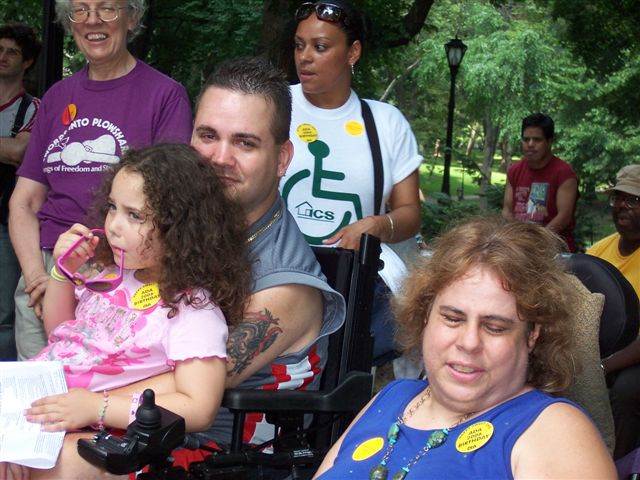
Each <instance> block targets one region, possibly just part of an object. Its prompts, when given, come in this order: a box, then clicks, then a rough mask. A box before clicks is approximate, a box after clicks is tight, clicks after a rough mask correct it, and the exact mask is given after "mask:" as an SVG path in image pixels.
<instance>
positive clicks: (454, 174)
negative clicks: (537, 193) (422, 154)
mask: <svg viewBox="0 0 640 480" xmlns="http://www.w3.org/2000/svg"><path fill="white" fill-rule="evenodd" d="M494 163H496V165H498V164H500V162H499V161H496V162H494ZM430 171H431V165H427V164H422V165H421V166H420V188H421V190H422V193H424V194H425V195H426V196H429V194H431V193H434V192H439V191H440V190H441V189H442V175H443V174H444V165H442V164H441V163H440V164H436V166H435V167H434V168H433V171H431V173H429V172H430ZM463 177H464V194H465V196H466V195H477V194H478V191H479V190H480V185H479V184H478V183H476V178H478V177H479V175H474V176H472V175H469V173H468V172H467V171H464V172H463V169H462V168H461V166H460V163H459V162H458V164H457V165H455V166H454V165H452V166H451V169H450V170H449V188H450V192H451V196H452V197H456V198H457V195H458V189H459V188H460V185H461V184H462V180H463ZM506 180H507V175H506V174H504V173H502V172H498V171H494V172H493V173H492V174H491V183H493V184H496V185H498V184H502V185H504V183H505V182H506Z"/></svg>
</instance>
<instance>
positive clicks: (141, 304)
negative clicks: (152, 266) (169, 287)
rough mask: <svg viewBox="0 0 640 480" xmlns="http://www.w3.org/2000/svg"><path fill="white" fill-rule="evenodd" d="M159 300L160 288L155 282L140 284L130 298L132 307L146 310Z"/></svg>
mask: <svg viewBox="0 0 640 480" xmlns="http://www.w3.org/2000/svg"><path fill="white" fill-rule="evenodd" d="M159 301H160V288H158V284H157V283H147V284H146V285H143V286H141V287H140V288H139V289H138V290H136V293H134V294H133V297H132V298H131V303H132V304H133V308H135V309H136V310H146V309H147V308H149V307H153V306H154V305H155V304H156V303H158V302H159Z"/></svg>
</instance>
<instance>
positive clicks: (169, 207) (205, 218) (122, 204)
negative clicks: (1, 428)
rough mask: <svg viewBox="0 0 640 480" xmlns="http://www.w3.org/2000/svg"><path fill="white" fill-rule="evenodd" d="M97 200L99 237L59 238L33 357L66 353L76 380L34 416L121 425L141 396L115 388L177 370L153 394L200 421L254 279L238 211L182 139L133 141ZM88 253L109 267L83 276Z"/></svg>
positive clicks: (214, 400) (192, 426)
mask: <svg viewBox="0 0 640 480" xmlns="http://www.w3.org/2000/svg"><path fill="white" fill-rule="evenodd" d="M96 207H97V208H96V209H95V211H96V213H97V214H98V215H99V216H100V218H101V219H102V222H101V226H102V225H104V235H102V234H101V233H100V232H99V231H96V230H91V229H90V228H89V227H87V226H85V225H80V224H75V225H73V226H72V227H71V228H70V229H69V230H68V231H66V232H65V233H63V234H62V235H60V237H59V239H58V241H57V243H56V245H55V248H54V251H53V257H54V259H56V261H57V265H58V266H57V267H54V268H53V269H52V271H51V277H52V278H51V279H50V281H49V285H48V286H47V294H46V298H45V303H44V325H45V329H46V331H47V333H48V334H49V344H48V346H47V347H45V349H44V350H42V351H41V352H40V353H39V354H38V355H37V356H36V357H35V358H34V359H37V360H58V361H61V362H62V363H63V365H64V372H65V376H66V380H67V385H68V387H69V389H70V390H69V393H66V394H63V395H53V396H50V397H45V398H42V399H40V400H37V401H36V402H34V403H33V404H32V406H31V408H29V409H28V410H27V412H26V414H27V419H28V420H29V421H31V422H37V423H41V424H42V428H43V430H46V431H61V430H74V429H81V428H84V427H87V426H90V425H96V424H97V425H98V426H99V427H100V428H104V427H105V426H109V427H115V428H126V427H127V425H128V423H129V422H130V412H131V410H132V403H134V404H135V401H136V400H137V399H135V398H134V399H133V400H132V397H131V396H130V395H128V396H125V395H118V394H117V393H115V392H114V393H112V394H111V395H109V390H113V389H116V388H118V387H122V386H124V385H128V384H130V383H134V382H137V381H139V380H143V379H146V378H149V377H151V376H155V375H158V374H161V373H164V372H168V371H171V370H174V376H175V391H173V392H172V393H167V392H162V391H161V392H159V393H158V391H157V392H156V402H157V403H158V404H159V405H161V406H163V407H165V408H168V409H169V410H172V411H173V412H175V413H177V414H179V415H181V416H183V417H184V418H185V421H186V426H187V430H188V431H201V430H205V429H207V428H208V427H209V425H210V424H211V423H212V422H213V419H214V418H215V415H216V413H217V410H218V407H219V405H220V402H221V399H222V394H223V391H224V385H225V378H226V365H225V359H226V341H227V332H228V329H227V325H230V324H233V323H234V322H235V321H236V320H238V319H239V318H240V315H241V313H242V311H243V304H244V300H245V298H246V296H247V293H248V289H249V286H250V272H251V270H250V265H249V263H248V260H247V259H246V255H245V238H244V237H245V233H244V229H245V223H244V221H243V220H242V219H243V215H242V213H241V211H240V210H239V209H238V207H237V206H236V205H235V204H233V203H232V202H231V201H230V200H229V199H227V198H226V196H225V194H224V188H223V186H222V185H221V184H220V182H219V181H218V179H217V177H216V174H215V172H214V170H213V168H212V167H211V166H210V165H209V164H208V163H207V162H206V161H205V160H203V159H202V158H200V156H199V155H198V153H197V152H196V151H195V150H193V149H192V148H191V147H189V146H186V145H158V146H154V147H150V148H146V149H141V150H137V151H129V152H128V153H127V154H126V155H125V156H124V157H123V159H122V161H121V162H120V163H119V164H118V165H117V166H115V168H114V170H113V171H112V172H111V174H110V175H108V176H107V178H106V179H105V182H104V184H103V187H102V190H101V192H99V194H98V196H97V200H96ZM102 238H103V239H104V240H106V241H104V240H102ZM74 245H75V247H74ZM67 252H70V253H67ZM61 256H62V260H59V259H60V258H61ZM92 257H94V258H93V259H94V260H96V261H97V263H98V264H100V265H101V266H102V267H103V269H102V271H101V272H99V273H97V274H96V275H95V276H93V277H90V278H87V277H85V275H87V274H79V272H78V270H79V269H80V267H82V266H83V265H84V264H85V263H86V262H87V260H88V259H90V258H92ZM122 267H123V268H122ZM94 272H95V270H94ZM120 272H121V273H120ZM119 275H121V276H122V279H121V281H120V283H119V284H118V280H117V279H118V277H119ZM67 277H70V278H67ZM114 279H115V280H114ZM69 280H72V281H69ZM74 283H75V285H74ZM105 290H106V291H105ZM79 435H84V436H88V435H87V433H86V432H85V433H76V434H67V436H66V439H65V447H64V448H63V452H62V456H61V458H60V459H59V461H58V465H57V466H56V469H58V470H57V471H56V474H62V473H63V472H69V470H68V467H69V466H70V465H66V469H62V468H64V467H65V465H64V463H65V460H67V458H68V457H69V456H74V457H77V454H76V453H75V443H76V440H77V438H79ZM89 435H90V434H89ZM68 441H70V442H71V443H70V442H68ZM69 443H70V444H69ZM67 445H68V446H67ZM71 450H73V452H71ZM78 458H79V457H78ZM71 463H73V462H71ZM85 466H86V467H91V466H90V465H89V464H88V463H86V464H85ZM61 469H62V470H61ZM32 473H33V472H32ZM51 473H52V472H49V474H51Z"/></svg>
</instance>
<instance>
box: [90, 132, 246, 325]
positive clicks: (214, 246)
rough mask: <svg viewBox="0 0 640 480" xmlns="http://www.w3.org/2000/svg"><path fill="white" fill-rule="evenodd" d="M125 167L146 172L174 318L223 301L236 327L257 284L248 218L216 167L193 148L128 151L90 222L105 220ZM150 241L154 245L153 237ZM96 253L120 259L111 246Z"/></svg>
mask: <svg viewBox="0 0 640 480" xmlns="http://www.w3.org/2000/svg"><path fill="white" fill-rule="evenodd" d="M121 170H126V171H127V173H132V172H135V173H138V174H139V175H140V176H141V177H142V180H143V193H144V196H145V201H146V206H145V210H146V212H145V213H147V215H149V216H150V219H151V222H152V224H153V227H152V229H153V230H152V231H156V232H157V238H158V239H159V240H160V243H161V245H162V248H161V258H160V259H159V262H158V263H159V265H160V270H161V272H160V279H159V282H158V285H159V289H160V296H161V297H162V300H163V301H164V303H165V305H166V306H167V307H168V308H170V311H169V315H168V316H169V318H171V317H173V316H174V315H175V314H176V312H177V309H178V305H179V304H180V303H181V302H184V303H186V304H188V305H192V306H194V307H196V308H204V307H206V306H207V305H209V304H216V305H218V306H219V307H220V309H221V310H222V312H223V313H224V314H225V317H226V319H227V323H228V324H230V325H232V324H235V323H236V322H237V321H238V320H239V319H241V318H242V313H243V311H244V304H245V301H246V298H247V296H248V294H249V291H250V287H251V281H252V280H251V278H252V277H251V265H250V263H249V260H248V256H247V251H246V242H245V237H246V232H245V229H246V223H245V220H244V214H243V212H242V210H241V208H240V207H239V206H237V205H236V204H235V203H234V202H233V201H232V200H230V199H229V198H228V197H227V196H226V195H225V193H224V192H225V189H224V186H223V185H222V184H221V183H220V181H219V180H218V177H217V175H216V173H215V170H214V169H213V167H212V166H211V165H210V164H209V163H208V162H207V161H206V160H204V159H203V158H202V157H201V156H200V155H199V154H198V152H197V151H196V150H195V149H194V148H192V147H190V146H188V145H177V144H176V145H173V144H162V145H155V146H152V147H148V148H143V149H140V150H129V151H127V152H126V153H125V154H124V155H123V157H122V159H121V161H120V163H118V164H117V165H115V166H114V167H113V169H112V170H111V171H110V173H108V174H107V175H106V177H105V178H104V180H103V182H102V185H101V187H100V190H99V191H98V192H97V194H96V197H95V199H94V203H93V207H92V209H91V210H90V218H91V220H90V221H89V223H90V224H92V225H93V226H95V227H98V228H102V226H103V225H104V220H105V218H106V215H107V211H108V198H109V195H110V192H111V185H112V183H113V179H114V178H115V176H116V175H117V174H118V172H120V171H121ZM146 242H147V246H150V244H151V235H148V237H147V239H146ZM101 244H102V242H101ZM101 244H99V245H101ZM96 258H97V260H98V261H99V262H100V263H102V264H103V265H105V266H106V265H112V264H113V253H112V252H111V249H110V248H109V247H108V246H107V245H104V246H103V248H99V249H98V251H97V252H96ZM196 288H202V289H205V290H207V291H208V292H209V294H210V296H209V298H208V299H207V300H205V301H203V299H202V298H199V297H198V296H197V295H195V292H194V291H193V289H196Z"/></svg>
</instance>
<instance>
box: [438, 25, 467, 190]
mask: <svg viewBox="0 0 640 480" xmlns="http://www.w3.org/2000/svg"><path fill="white" fill-rule="evenodd" d="M444 49H445V51H446V52H447V61H448V62H449V73H450V77H451V88H450V90H449V110H448V113H447V140H446V144H445V148H444V175H443V176H442V192H443V193H446V194H447V195H449V190H450V189H449V170H450V169H451V142H452V137H453V109H454V107H455V104H456V75H457V74H458V67H460V64H461V63H462V58H463V57H464V52H466V51H467V46H466V45H465V44H464V43H462V40H460V39H459V38H458V37H457V36H456V38H454V39H451V40H449V41H448V42H447V43H445V45H444Z"/></svg>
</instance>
